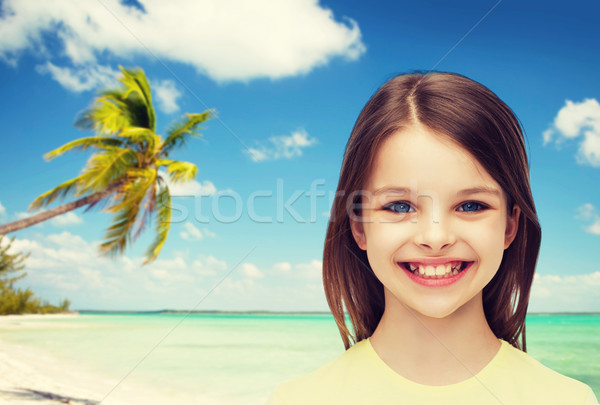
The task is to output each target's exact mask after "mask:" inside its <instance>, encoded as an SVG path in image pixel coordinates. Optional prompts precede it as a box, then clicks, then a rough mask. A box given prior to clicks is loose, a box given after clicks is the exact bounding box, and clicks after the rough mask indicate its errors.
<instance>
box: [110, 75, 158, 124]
mask: <svg viewBox="0 0 600 405" xmlns="http://www.w3.org/2000/svg"><path fill="white" fill-rule="evenodd" d="M119 68H120V69H121V72H123V77H122V78H120V79H119V80H120V81H121V83H123V85H124V86H125V91H124V93H123V96H124V97H123V98H125V99H126V98H130V96H133V97H136V96H135V95H137V97H139V98H140V99H141V100H142V102H143V105H144V106H145V108H146V114H147V117H148V122H147V125H144V126H145V127H147V128H149V129H151V130H152V131H154V129H155V126H156V116H155V114H154V107H153V106H152V92H151V90H150V84H149V83H148V79H147V78H146V74H145V73H144V71H143V70H142V69H125V68H124V67H122V66H119Z"/></svg>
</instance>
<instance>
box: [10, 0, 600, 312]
mask: <svg viewBox="0 0 600 405" xmlns="http://www.w3.org/2000/svg"><path fill="white" fill-rule="evenodd" d="M234 4H235V6H234ZM244 4H246V6H244ZM0 5H1V6H0V7H1V11H0V103H1V106H2V108H1V109H0V120H1V123H2V135H1V136H2V148H1V149H0V158H1V162H2V168H3V176H2V179H0V222H8V221H12V220H15V219H18V218H20V217H23V215H26V214H25V212H26V210H27V206H28V205H29V203H30V202H31V201H32V200H33V199H34V198H35V197H36V196H38V195H39V194H41V193H43V192H44V191H46V190H48V189H50V188H52V187H54V186H56V185H58V184H60V183H62V182H63V181H65V180H67V179H69V178H72V177H74V176H75V175H77V174H78V173H79V171H80V170H81V168H82V167H83V165H84V164H85V162H86V160H87V158H88V157H89V155H87V154H84V153H82V154H76V153H72V154H67V155H64V156H62V157H60V158H57V159H55V160H53V161H51V162H45V161H44V160H43V158H42V155H43V154H44V153H45V152H48V151H50V150H52V149H54V148H56V147H58V146H60V145H62V144H64V143H66V142H68V141H70V140H72V139H74V138H77V137H82V136H87V135H89V134H87V133H85V132H81V131H79V130H77V129H75V128H74V127H73V125H72V124H73V122H74V119H75V116H76V115H77V113H78V112H79V111H81V110H82V109H84V108H85V107H86V106H87V105H89V103H90V102H91V100H92V99H93V97H94V95H95V92H96V91H97V90H98V89H99V88H103V87H105V86H106V85H110V84H111V83H113V80H114V76H115V74H116V72H117V69H118V66H119V65H123V66H128V67H133V66H139V67H141V68H143V69H144V70H145V71H146V74H147V76H148V77H149V79H150V81H151V84H152V86H153V90H154V100H155V103H156V105H157V108H158V125H157V126H158V130H159V133H160V132H162V131H164V130H166V128H167V127H168V125H169V123H170V122H172V121H173V120H175V119H177V118H178V117H179V116H181V115H182V114H183V113H185V112H201V111H203V110H205V109H206V108H214V109H216V110H217V111H218V119H213V120H211V121H209V122H207V124H206V125H205V129H204V131H203V133H204V136H203V138H202V139H200V140H194V141H192V142H190V143H189V144H188V147H187V148H186V149H185V150H181V151H179V152H178V153H177V154H176V155H173V156H174V158H177V159H181V160H186V161H191V162H193V163H195V164H196V165H197V166H198V169H199V171H198V176H197V182H194V183H191V184H189V185H187V186H186V187H183V188H180V189H179V190H177V191H176V192H177V193H178V194H180V195H182V196H180V197H176V198H175V199H174V205H175V207H176V209H177V212H176V213H175V214H174V220H175V223H173V225H172V228H171V233H170V235H169V239H168V241H167V243H166V245H165V247H164V249H163V251H162V253H161V255H160V257H159V259H158V260H157V261H156V262H154V263H152V264H151V265H149V266H145V267H141V266H140V264H141V261H142V254H143V252H144V250H145V248H146V247H147V246H148V244H149V243H150V240H151V237H152V235H151V234H150V233H149V232H146V234H145V235H144V236H142V237H141V238H140V239H139V240H138V241H137V242H136V244H135V245H134V247H133V248H132V249H131V250H129V251H128V252H127V254H126V255H125V256H124V257H120V258H116V259H113V260H111V259H107V258H103V257H100V256H98V255H97V253H96V246H97V244H98V243H99V242H100V241H101V240H102V236H103V233H104V229H105V227H106V226H107V225H108V224H109V221H110V216H109V215H108V214H105V213H102V212H100V211H97V210H96V211H93V212H87V213H84V212H83V210H78V211H75V212H73V213H71V214H68V215H65V216H63V217H60V218H57V219H55V220H51V221H48V222H46V223H44V224H41V225H37V226H34V227H32V228H29V229H25V230H22V231H19V232H17V233H15V234H14V236H15V237H16V240H15V242H14V247H15V249H19V250H22V251H25V252H30V254H31V255H30V257H29V259H28V261H27V262H26V264H27V272H28V276H27V278H26V279H24V280H23V281H22V282H21V286H23V287H31V288H32V289H33V290H34V291H35V292H36V293H37V294H39V295H41V296H42V297H44V298H46V299H49V300H52V301H55V302H56V301H57V300H59V299H62V298H65V297H67V298H69V299H70V300H71V301H72V307H73V308H75V309H135V310H154V309H162V308H176V309H191V308H196V309H199V310H209V309H219V310H263V309H264V310H327V305H326V302H325V299H324V295H323V292H322V286H321V278H320V271H321V257H322V245H323V238H324V234H325V230H326V226H327V221H328V217H327V212H328V210H329V207H330V204H331V197H330V196H331V194H332V193H333V192H334V191H335V188H336V184H337V176H338V173H339V168H340V165H341V160H342V156H343V149H344V146H345V143H346V141H347V138H348V136H349V133H350V131H351V129H352V126H353V123H354V120H355V119H356V117H357V115H358V113H359V111H360V109H361V108H362V106H363V105H364V103H365V102H366V101H367V100H368V98H369V97H370V96H371V95H372V94H373V92H374V91H375V90H376V89H377V88H378V87H379V86H380V85H382V84H383V83H384V82H385V81H386V80H387V79H389V78H390V77H392V76H393V75H394V74H396V73H400V72H407V71H412V70H429V69H431V68H435V69H437V70H441V71H452V72H458V73H461V74H464V75H466V76H468V77H470V78H472V79H475V80H477V81H480V82H481V83H483V84H485V85H486V86H488V87H489V88H490V89H492V90H493V91H494V92H496V93H497V94H498V95H499V96H500V97H501V98H502V99H503V100H504V101H505V102H506V103H507V104H508V105H509V106H511V108H513V110H514V111H515V113H516V114H517V116H518V117H519V118H520V120H521V121H522V123H523V126H524V128H525V131H526V134H527V137H528V147H529V154H530V159H531V182H532V188H533V193H534V198H535V201H536V204H537V209H538V214H539V217H540V221H541V224H542V231H543V241H542V249H541V254H540V260H539V264H538V268H537V273H538V275H537V276H536V280H535V282H534V287H533V289H532V299H531V304H530V310H532V311H600V249H598V246H599V244H600V214H599V212H600V187H598V182H599V179H600V176H599V175H600V105H599V104H598V101H597V100H598V99H599V98H600V78H599V75H598V74H597V66H598V65H599V64H600V54H599V53H598V51H597V49H598V48H597V42H598V39H600V27H599V26H598V24H597V18H596V16H597V15H598V12H599V11H600V5H597V4H595V3H594V2H589V1H571V2H569V3H568V7H567V6H565V4H564V3H563V2H552V1H550V2H547V1H544V2H542V1H530V2H526V3H517V2H514V1H507V0H505V1H500V2H497V1H462V0H458V1H454V2H446V1H428V2H407V1H381V2H375V3H369V4H367V2H364V1H326V2H316V1H310V0H288V1H286V2H279V1H267V0H256V1H253V2H241V1H240V2H222V1H216V0H215V1H208V0H207V1H204V2H197V1H192V0H181V1H178V2H169V3H164V2H161V1H159V0H151V1H140V2H137V3H136V2H125V3H121V2H119V1H117V0H96V1H92V0H89V1H81V2H68V1H53V2H44V1H42V0H40V1H33V0H32V1H2V2H0ZM311 190H312V191H311ZM311 195H312V197H311ZM236 210H238V211H236ZM215 286H216V287H215Z"/></svg>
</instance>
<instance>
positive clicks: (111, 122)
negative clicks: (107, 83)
mask: <svg viewBox="0 0 600 405" xmlns="http://www.w3.org/2000/svg"><path fill="white" fill-rule="evenodd" d="M131 121H132V120H131V113H130V112H129V109H128V106H127V104H126V103H125V102H124V101H123V100H122V99H121V96H120V94H119V92H110V93H108V92H107V93H106V94H104V95H103V96H100V97H98V98H96V100H95V101H94V104H93V105H92V106H91V107H90V108H89V109H87V110H85V111H83V112H82V113H81V114H80V115H79V118H78V119H77V121H76V122H75V126H76V127H78V128H80V129H88V130H93V131H95V132H97V133H98V134H99V135H114V134H116V133H118V132H119V131H120V130H121V129H122V128H125V127H127V126H130V125H131Z"/></svg>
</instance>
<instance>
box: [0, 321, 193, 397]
mask: <svg viewBox="0 0 600 405" xmlns="http://www.w3.org/2000/svg"><path fill="white" fill-rule="evenodd" d="M74 316H78V315H77V314H72V315H71V314H64V315H63V314H61V315H19V316H12V315H9V316H2V317H0V329H7V328H23V327H27V328H30V327H35V322H32V321H35V320H36V319H42V318H47V317H53V318H55V319H60V318H67V317H74ZM24 320H26V321H27V322H26V324H24V323H23V321H24ZM121 378H122V376H119V377H118V378H107V377H106V376H98V375H93V374H91V373H89V372H83V371H82V370H80V369H78V366H77V364H72V362H66V361H64V360H63V359H59V358H56V357H53V356H52V355H51V354H48V353H42V352H38V351H35V350H32V349H31V348H29V347H25V346H22V345H19V344H15V343H8V342H4V341H0V404H36V405H46V404H48V405H49V404H60V403H63V404H64V403H67V404H74V405H88V404H100V403H102V404H106V405H124V404H165V403H169V404H173V403H182V404H183V403H189V402H188V401H189V400H192V399H191V398H183V397H181V396H179V395H178V394H177V393H163V392H159V391H156V390H153V389H149V388H148V387H135V386H132V385H131V383H130V382H128V381H124V382H123V383H121V384H119V380H120V379H121ZM115 387H116V388H115Z"/></svg>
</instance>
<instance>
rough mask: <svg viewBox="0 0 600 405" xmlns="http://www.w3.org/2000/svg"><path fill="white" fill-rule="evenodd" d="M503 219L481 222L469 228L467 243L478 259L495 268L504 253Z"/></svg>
mask: <svg viewBox="0 0 600 405" xmlns="http://www.w3.org/2000/svg"><path fill="white" fill-rule="evenodd" d="M505 224H506V222H505V221H498V220H496V221H489V222H482V223H481V224H478V225H477V226H472V227H470V229H469V232H468V236H466V238H468V243H469V245H470V246H471V247H472V248H473V250H474V251H475V252H477V255H478V256H479V257H480V259H482V260H484V261H485V262H487V263H488V264H489V265H490V266H491V265H493V266H495V267H496V268H497V267H499V266H500V262H501V261H502V256H503V254H504V231H505V226H506V225H505Z"/></svg>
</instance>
